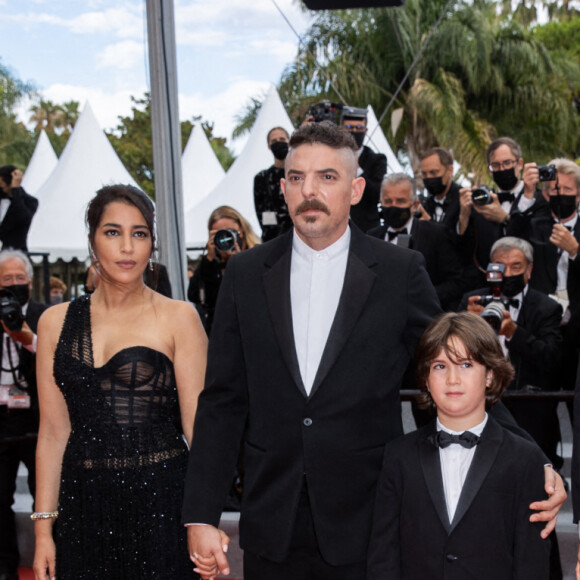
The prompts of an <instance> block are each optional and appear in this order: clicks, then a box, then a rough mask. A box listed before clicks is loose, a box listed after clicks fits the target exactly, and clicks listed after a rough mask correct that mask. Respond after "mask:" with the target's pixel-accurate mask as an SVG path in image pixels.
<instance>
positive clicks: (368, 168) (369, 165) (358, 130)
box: [341, 107, 387, 232]
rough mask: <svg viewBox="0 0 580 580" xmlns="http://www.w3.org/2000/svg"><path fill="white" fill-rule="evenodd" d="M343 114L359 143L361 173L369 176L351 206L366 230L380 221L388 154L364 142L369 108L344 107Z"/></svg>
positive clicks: (351, 213) (354, 220) (348, 127)
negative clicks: (383, 181)
mask: <svg viewBox="0 0 580 580" xmlns="http://www.w3.org/2000/svg"><path fill="white" fill-rule="evenodd" d="M341 118H342V126H343V127H344V128H345V129H346V130H347V131H348V132H349V133H350V134H351V135H352V136H353V138H354V140H355V141H356V144H357V147H358V151H357V155H358V169H357V177H362V178H364V180H365V187H364V192H363V195H362V197H361V199H360V201H359V202H358V203H356V204H355V205H353V206H351V208H350V217H351V219H352V221H353V222H354V223H355V224H356V225H357V226H358V227H359V228H360V229H361V230H362V231H363V232H368V231H369V230H370V229H372V228H375V227H377V226H378V225H379V198H380V193H381V182H382V180H383V177H384V176H385V173H386V172H387V157H386V156H385V155H384V154H383V153H375V152H374V151H373V150H372V149H371V148H370V147H367V146H366V145H363V142H364V138H365V136H366V134H367V112H366V109H359V108H357V107H343V109H342V117H341Z"/></svg>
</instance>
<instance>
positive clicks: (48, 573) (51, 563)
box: [32, 521, 56, 580]
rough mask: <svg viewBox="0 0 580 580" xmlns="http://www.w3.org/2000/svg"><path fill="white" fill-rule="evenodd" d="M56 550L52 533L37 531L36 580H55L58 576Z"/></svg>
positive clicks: (34, 567) (35, 553) (34, 565)
mask: <svg viewBox="0 0 580 580" xmlns="http://www.w3.org/2000/svg"><path fill="white" fill-rule="evenodd" d="M47 523H48V522H45V521H42V522H37V523H36V524H35V525H37V526H40V525H43V524H47ZM55 564H56V548H55V546H54V541H53V539H52V534H51V533H50V532H48V533H45V532H43V533H42V534H39V533H38V528H37V529H36V549H35V551H34V564H33V565H32V569H33V570H34V578H35V580H47V579H49V580H53V579H54V578H55V576H56V569H55Z"/></svg>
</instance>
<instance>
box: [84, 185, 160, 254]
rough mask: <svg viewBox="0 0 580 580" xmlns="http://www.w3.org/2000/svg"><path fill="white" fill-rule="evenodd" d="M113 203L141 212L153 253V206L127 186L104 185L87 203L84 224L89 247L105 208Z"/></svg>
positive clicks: (139, 193) (138, 191) (93, 239)
mask: <svg viewBox="0 0 580 580" xmlns="http://www.w3.org/2000/svg"><path fill="white" fill-rule="evenodd" d="M114 201H118V202H121V203H126V204H129V205H132V206H134V207H136V208H137V209H138V210H139V211H140V212H141V215H142V216H143V218H144V219H145V223H146V224H147V229H148V230H149V234H150V235H151V242H152V244H151V253H153V251H154V250H155V206H154V205H153V202H152V201H151V200H150V199H149V197H147V195H146V194H145V193H143V192H142V191H141V190H140V189H137V188H136V187H134V186H133V185H128V184H127V185H123V184H116V185H105V186H104V187H101V189H99V191H97V193H96V195H95V197H93V199H91V201H90V202H89V205H88V206H87V213H86V217H85V223H86V225H87V229H88V231H89V242H90V244H91V247H92V246H93V242H94V241H95V234H96V231H97V228H98V227H99V224H100V223H101V219H102V217H103V213H104V212H105V208H106V207H107V206H108V205H109V204H110V203H113V202H114Z"/></svg>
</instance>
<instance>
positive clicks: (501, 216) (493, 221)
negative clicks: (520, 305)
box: [457, 137, 549, 287]
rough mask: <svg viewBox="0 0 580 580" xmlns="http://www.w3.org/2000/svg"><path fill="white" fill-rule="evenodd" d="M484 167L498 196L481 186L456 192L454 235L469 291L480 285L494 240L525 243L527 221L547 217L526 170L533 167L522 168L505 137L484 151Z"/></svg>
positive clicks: (515, 148) (512, 143) (514, 148)
mask: <svg viewBox="0 0 580 580" xmlns="http://www.w3.org/2000/svg"><path fill="white" fill-rule="evenodd" d="M487 163H488V170H489V172H490V175H491V177H492V179H493V181H494V183H495V184H496V185H497V187H498V193H494V192H492V191H486V188H485V187H482V186H477V187H474V188H472V189H469V188H463V189H461V190H460V192H459V206H460V210H459V221H458V224H457V233H458V234H459V236H460V243H461V246H462V248H464V260H465V263H466V266H467V271H466V274H467V276H468V277H469V278H470V283H471V287H477V286H479V285H480V284H481V283H482V282H483V277H482V273H483V272H485V268H486V267H487V263H488V259H489V253H490V249H491V246H492V245H493V244H494V242H495V241H496V240H498V239H499V238H501V237H503V236H516V237H519V238H523V239H529V235H530V234H529V224H530V219H531V217H532V216H535V215H542V214H543V215H547V214H548V213H549V212H548V208H547V205H546V202H545V201H544V199H543V198H542V196H541V194H540V193H539V192H537V191H536V190H535V184H534V183H533V173H534V172H533V171H530V169H531V167H532V166H533V167H535V163H532V164H524V159H523V157H522V150H521V147H520V146H519V145H518V143H517V142H516V141H514V140H513V139H511V138H509V137H500V138H499V139H495V140H494V141H492V142H491V144H490V145H489V147H488V148H487ZM478 190H479V191H478Z"/></svg>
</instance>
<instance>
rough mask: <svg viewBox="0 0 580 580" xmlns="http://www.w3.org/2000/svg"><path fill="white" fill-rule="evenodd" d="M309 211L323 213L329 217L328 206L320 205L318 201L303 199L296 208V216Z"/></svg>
mask: <svg viewBox="0 0 580 580" xmlns="http://www.w3.org/2000/svg"><path fill="white" fill-rule="evenodd" d="M309 209H316V210H318V211H322V212H324V213H325V214H326V215H330V210H329V209H328V206H327V205H326V204H324V203H322V202H321V201H320V200H319V199H316V198H313V199H305V200H304V201H303V202H302V203H301V204H300V205H299V206H298V207H297V208H296V215H300V214H301V213H304V212H305V211H308V210H309Z"/></svg>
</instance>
